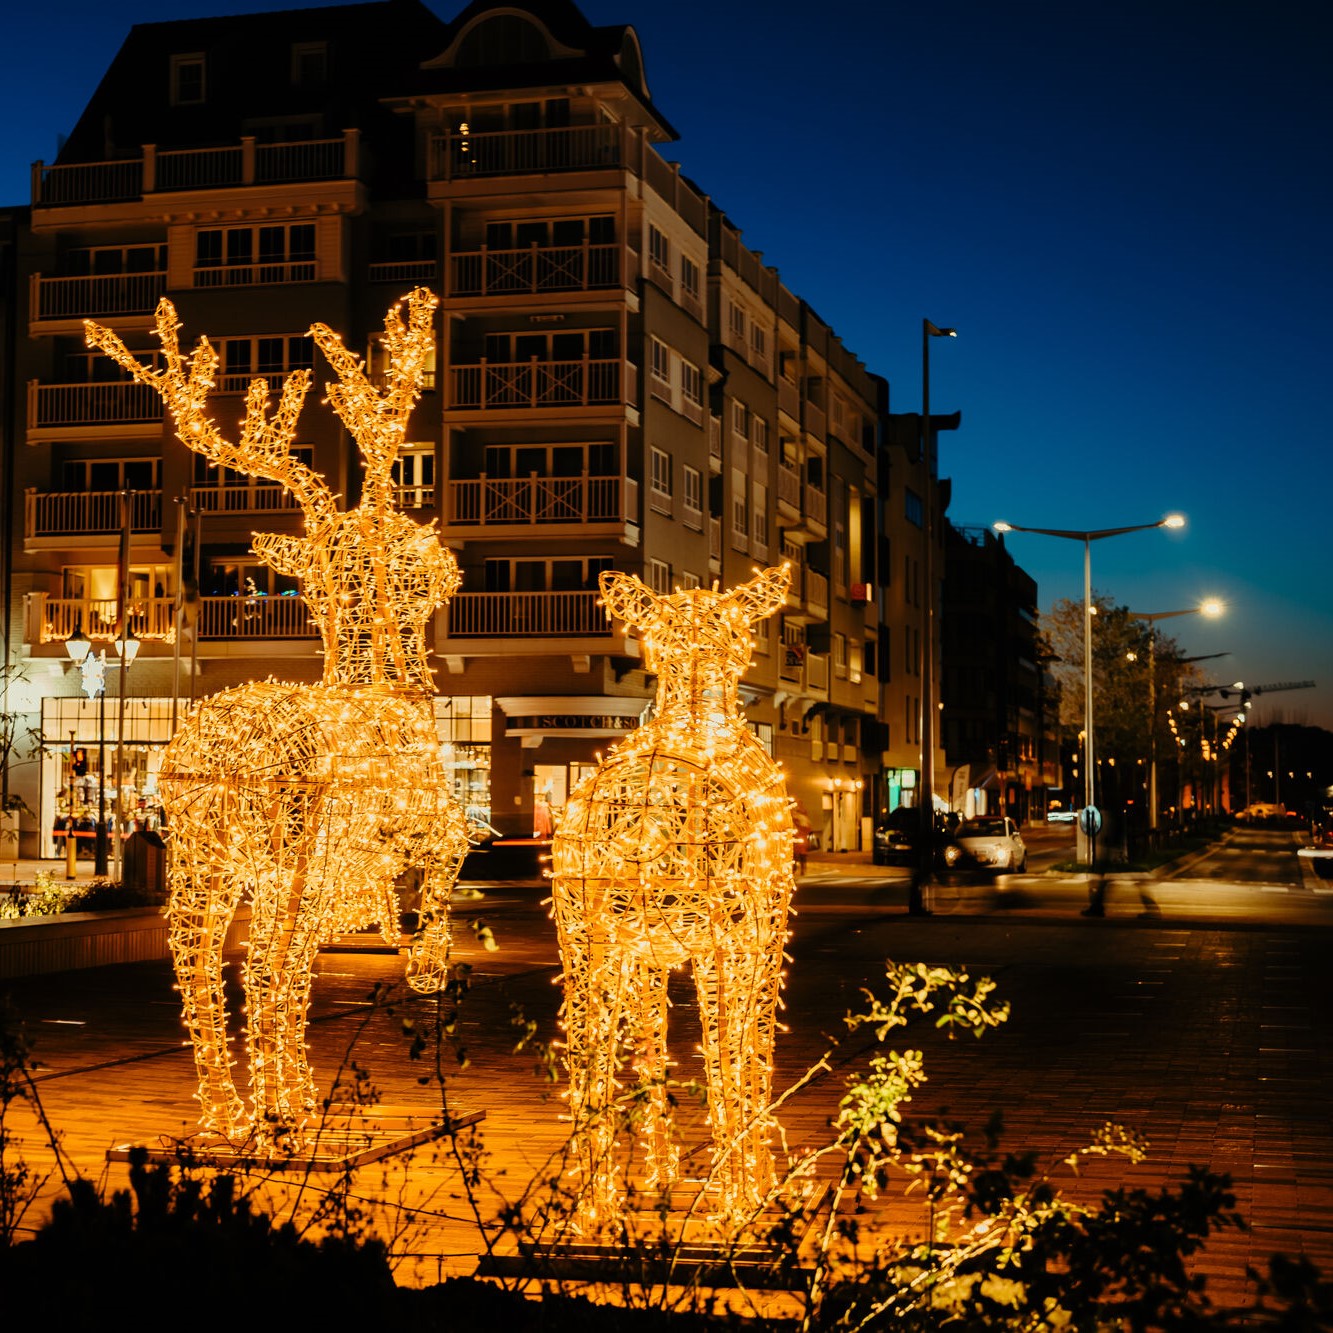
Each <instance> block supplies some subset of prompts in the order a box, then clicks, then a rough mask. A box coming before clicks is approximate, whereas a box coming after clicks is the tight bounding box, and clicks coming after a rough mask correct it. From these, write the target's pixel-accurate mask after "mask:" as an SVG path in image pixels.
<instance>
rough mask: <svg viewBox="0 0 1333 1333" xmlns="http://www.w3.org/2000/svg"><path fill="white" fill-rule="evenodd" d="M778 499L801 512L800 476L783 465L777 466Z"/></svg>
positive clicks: (792, 468) (794, 470) (791, 468)
mask: <svg viewBox="0 0 1333 1333" xmlns="http://www.w3.org/2000/svg"><path fill="white" fill-rule="evenodd" d="M778 499H779V500H781V501H782V503H783V504H786V505H789V506H790V507H791V508H792V509H794V510H795V511H796V512H797V513H798V514H799V513H800V512H801V474H800V473H799V472H798V471H797V470H796V469H795V468H794V467H788V466H787V465H786V464H785V463H779V464H778Z"/></svg>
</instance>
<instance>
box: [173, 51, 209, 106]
mask: <svg viewBox="0 0 1333 1333" xmlns="http://www.w3.org/2000/svg"><path fill="white" fill-rule="evenodd" d="M204 93H205V85H204V56H203V52H202V51H196V52H192V53H191V54H189V55H174V56H172V57H171V104H172V106H197V105H198V104H199V103H200V102H202V101H203V100H204Z"/></svg>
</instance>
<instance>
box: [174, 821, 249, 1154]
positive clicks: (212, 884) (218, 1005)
mask: <svg viewBox="0 0 1333 1333" xmlns="http://www.w3.org/2000/svg"><path fill="white" fill-rule="evenodd" d="M176 838H177V839H178V847H179V848H180V850H178V852H177V855H176V856H175V857H174V858H173V864H172V869H171V895H170V899H169V905H168V907H167V916H168V918H169V920H170V923H171V926H170V945H171V957H172V963H173V965H174V967H175V971H176V987H177V989H178V990H179V991H180V996H181V1009H182V1012H183V1016H184V1019H185V1027H186V1031H188V1032H189V1034H190V1043H191V1045H192V1046H193V1047H194V1061H195V1069H196V1070H197V1072H198V1075H199V1090H198V1092H197V1093H196V1094H195V1095H196V1096H197V1098H198V1100H199V1105H200V1116H199V1124H200V1127H201V1128H203V1129H205V1130H212V1131H215V1132H216V1133H218V1134H221V1135H222V1136H223V1137H224V1138H232V1137H233V1136H235V1135H237V1134H238V1133H239V1132H240V1131H241V1130H242V1129H243V1127H244V1124H245V1108H244V1105H243V1103H242V1101H241V1098H240V1095H239V1094H238V1093H237V1091H236V1084H235V1081H234V1080H233V1079H232V1074H231V1066H232V1063H233V1061H232V1054H231V1042H230V1039H229V1037H228V1036H227V1005H226V997H225V992H224V989H223V983H222V946H223V944H224V943H225V941H226V937H227V929H228V927H229V926H230V925H231V922H232V919H233V918H234V917H235V915H236V909H237V907H238V906H239V904H240V901H241V897H242V894H243V892H244V884H243V882H242V881H241V879H240V878H239V877H238V876H235V875H231V876H224V875H219V874H211V873H208V872H207V871H205V870H202V869H198V868H196V866H197V863H198V860H199V859H201V858H198V857H196V858H195V861H194V863H192V862H191V860H190V859H189V857H188V855H187V852H188V850H190V844H189V843H188V842H187V841H186V834H185V830H184V829H183V828H181V829H178V830H177V832H176Z"/></svg>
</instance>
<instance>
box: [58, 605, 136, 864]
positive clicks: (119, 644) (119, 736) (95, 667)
mask: <svg viewBox="0 0 1333 1333" xmlns="http://www.w3.org/2000/svg"><path fill="white" fill-rule="evenodd" d="M114 645H115V649H116V653H117V655H118V656H119V658H120V665H121V668H122V671H121V677H120V724H119V727H118V728H117V732H116V793H117V796H116V811H117V816H119V811H120V790H121V757H122V754H123V750H122V746H123V743H124V742H123V738H124V734H125V679H126V675H127V674H128V672H129V667H130V663H131V662H133V661H134V659H135V657H136V656H137V655H138V652H139V640H138V637H137V636H136V635H135V634H134V633H133V632H132V631H127V632H125V633H123V634H122V635H121V637H120V638H119V639H116V640H114ZM92 646H93V645H92V642H91V641H90V640H89V638H88V636H87V635H86V634H84V632H83V627H82V624H81V623H80V624H78V625H76V626H75V627H74V633H73V634H71V635H70V636H69V638H68V639H66V640H65V652H66V653H67V654H68V656H69V660H70V661H71V662H73V663H74V664H75V665H76V666H78V667H80V668H82V674H83V692H84V693H85V694H86V695H87V696H88V697H89V698H92V696H93V695H94V694H96V695H97V832H96V835H95V838H94V842H93V847H94V853H93V855H94V860H93V873H94V874H96V875H105V874H106V873H107V827H106V668H107V660H106V649H105V648H103V649H102V650H101V651H100V652H99V653H98V655H97V657H96V658H91V657H90V656H89V654H90V653H91V651H92ZM119 827H120V822H119V818H117V828H119ZM117 866H118V867H119V855H118V856H117Z"/></svg>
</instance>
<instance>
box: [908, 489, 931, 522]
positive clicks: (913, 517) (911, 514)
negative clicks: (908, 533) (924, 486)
mask: <svg viewBox="0 0 1333 1333" xmlns="http://www.w3.org/2000/svg"><path fill="white" fill-rule="evenodd" d="M903 516H904V517H905V518H906V519H907V521H908V522H909V523H912V524H914V525H915V526H916V527H918V528H919V527H921V526H923V525H924V523H925V521H926V510H925V506H924V505H923V504H922V501H921V497H920V496H919V495H918V494H917V493H916V492H915V491H914V490H912V489H911V488H910V487H909V488H908V489H907V490H905V491H904V492H903Z"/></svg>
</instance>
